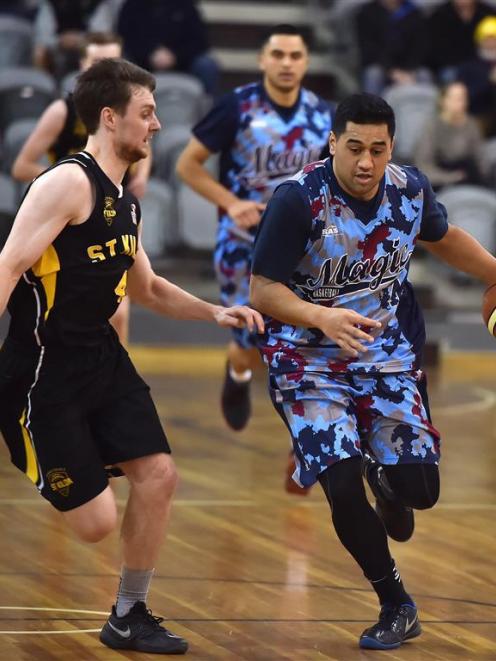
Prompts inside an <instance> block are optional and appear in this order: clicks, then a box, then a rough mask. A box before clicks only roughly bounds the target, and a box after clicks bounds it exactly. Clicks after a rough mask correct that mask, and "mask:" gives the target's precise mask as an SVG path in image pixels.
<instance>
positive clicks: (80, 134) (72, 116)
mask: <svg viewBox="0 0 496 661" xmlns="http://www.w3.org/2000/svg"><path fill="white" fill-rule="evenodd" d="M63 100H64V101H65V105H66V106H67V117H66V118H65V123H64V126H63V128H62V131H61V132H60V133H59V135H58V137H57V140H56V141H55V142H54V144H53V145H52V146H51V147H50V149H49V150H48V158H49V159H50V163H52V164H53V163H56V162H57V161H58V160H60V159H61V158H64V156H68V155H69V154H75V153H77V152H79V151H81V150H82V149H84V147H85V146H86V142H87V140H88V133H87V131H86V126H85V125H84V124H83V122H82V121H81V120H80V119H79V117H78V114H77V112H76V107H75V105H74V100H73V96H72V93H70V94H68V95H67V96H66V97H65V98H64V99H63Z"/></svg>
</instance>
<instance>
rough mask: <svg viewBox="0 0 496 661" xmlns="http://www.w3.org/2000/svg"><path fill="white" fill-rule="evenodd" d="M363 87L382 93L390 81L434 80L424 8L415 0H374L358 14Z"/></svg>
mask: <svg viewBox="0 0 496 661" xmlns="http://www.w3.org/2000/svg"><path fill="white" fill-rule="evenodd" d="M355 20H356V30H357V36H358V47H359V50H360V59H361V65H362V68H363V79H362V84H363V89H364V91H366V92H369V93H371V94H381V93H382V91H383V89H384V87H386V86H387V85H390V84H395V83H396V84H398V83H400V84H401V83H411V82H415V81H418V82H425V81H430V79H431V76H430V74H429V71H428V70H427V69H426V68H424V67H423V64H424V61H425V55H426V52H425V49H426V39H425V27H426V21H425V18H424V16H423V14H422V12H421V11H420V10H419V9H418V7H416V5H415V4H414V3H413V2H411V0H373V1H372V2H367V3H366V4H364V5H363V6H362V7H361V8H360V9H359V11H358V13H357V16H356V19H355Z"/></svg>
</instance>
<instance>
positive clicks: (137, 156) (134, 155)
mask: <svg viewBox="0 0 496 661" xmlns="http://www.w3.org/2000/svg"><path fill="white" fill-rule="evenodd" d="M116 153H117V156H118V157H119V158H120V159H121V160H123V161H125V162H127V163H129V164H131V163H136V162H137V161H141V160H142V159H143V158H146V157H147V156H148V150H147V149H146V148H145V146H143V147H142V148H141V149H140V148H139V147H131V146H130V145H125V144H121V145H119V146H118V148H117V149H116Z"/></svg>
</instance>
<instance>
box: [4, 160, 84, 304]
mask: <svg viewBox="0 0 496 661" xmlns="http://www.w3.org/2000/svg"><path fill="white" fill-rule="evenodd" d="M68 191H71V193H70V194H68ZM91 209H92V191H91V185H90V183H89V180H88V178H87V176H86V175H85V173H84V172H83V170H82V169H81V167H80V166H79V165H75V164H65V165H61V166H60V167H59V168H57V169H56V170H51V171H50V172H47V173H46V174H44V175H43V176H42V177H40V179H38V180H36V181H35V182H34V183H33V185H32V186H31V188H30V190H29V192H28V194H27V195H26V197H25V199H24V202H23V203H22V205H21V207H20V209H19V211H18V213H17V216H16V218H15V221H14V225H13V227H12V231H11V232H10V235H9V238H8V239H7V242H6V243H5V246H4V248H3V250H2V252H1V253H0V316H1V315H2V314H3V312H4V310H5V307H6V305H7V301H8V300H9V297H10V294H11V293H12V291H13V289H14V287H15V285H16V284H17V281H18V280H19V278H20V277H21V276H22V274H23V273H24V272H25V271H27V270H28V269H29V268H31V267H32V266H33V264H35V263H36V261H37V260H38V259H39V258H40V257H41V255H42V254H43V253H44V251H45V250H46V249H47V248H48V246H49V245H50V244H51V243H52V242H53V240H54V239H55V238H56V237H57V236H58V234H60V232H61V231H62V230H63V229H64V227H65V226H66V225H68V224H78V223H80V222H82V221H84V220H85V219H86V218H87V217H88V216H89V214H90V213H91Z"/></svg>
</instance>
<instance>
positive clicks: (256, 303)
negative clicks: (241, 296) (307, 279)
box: [250, 275, 381, 356]
mask: <svg viewBox="0 0 496 661" xmlns="http://www.w3.org/2000/svg"><path fill="white" fill-rule="evenodd" d="M250 301H251V303H252V305H253V307H255V308H256V309H257V310H259V311H260V312H263V313H265V314H267V315H270V316H271V317H274V318H275V319H278V320H279V321H282V322H284V323H287V324H292V325H294V326H303V327H304V328H319V329H320V330H321V331H322V332H323V333H324V335H326V336H327V337H329V338H330V339H331V340H333V341H334V342H336V344H337V345H338V346H340V347H341V348H342V349H343V350H344V351H345V352H346V353H347V354H349V355H350V356H358V354H359V353H360V352H363V351H367V347H366V346H365V344H363V343H364V342H373V341H374V338H373V336H372V335H371V334H369V333H366V332H365V331H363V330H362V329H361V328H360V327H365V328H368V329H370V333H373V332H374V330H378V329H379V328H380V327H381V324H380V322H378V321H374V320H373V319H369V318H368V317H363V316H362V315H360V314H358V312H355V311H354V310H346V309H345V308H326V307H323V306H321V305H316V304H315V303H308V302H307V301H303V300H302V299H301V298H299V297H298V296H296V294H294V293H293V292H292V291H291V290H290V289H289V288H288V287H286V285H284V284H282V283H280V282H275V281H274V280H269V279H268V278H265V277H263V276H261V275H252V277H251V281H250Z"/></svg>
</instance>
